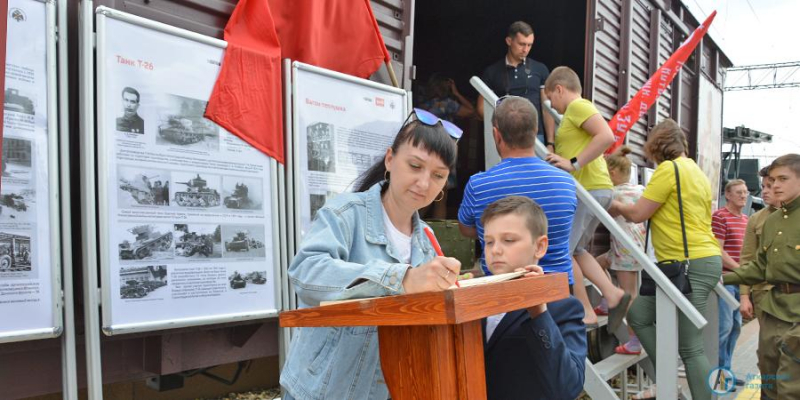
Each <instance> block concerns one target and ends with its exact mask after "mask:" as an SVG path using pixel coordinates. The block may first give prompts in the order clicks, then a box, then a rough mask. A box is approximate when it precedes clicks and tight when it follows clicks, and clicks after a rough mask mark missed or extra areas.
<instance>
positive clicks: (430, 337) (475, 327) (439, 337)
mask: <svg viewBox="0 0 800 400" xmlns="http://www.w3.org/2000/svg"><path fill="white" fill-rule="evenodd" d="M567 296H569V286H568V281H567V274H564V273H559V274H551V275H545V276H537V277H531V278H520V279H516V280H510V281H505V282H498V283H491V284H486V285H479V286H472V287H464V288H457V289H450V290H446V291H443V292H436V293H419V294H410V295H402V296H389V297H379V298H371V299H364V300H353V301H349V302H344V303H337V304H331V305H326V306H322V307H314V308H304V309H300V310H293V311H286V312H283V313H281V314H280V325H281V326H282V327H304V326H307V327H322V326H377V327H378V338H379V346H380V353H381V354H380V356H381V368H382V370H383V375H384V378H385V379H386V385H387V386H388V387H389V393H390V394H391V396H392V399H393V400H405V399H447V400H451V399H486V375H485V372H484V364H483V333H482V332H481V330H482V329H481V319H482V318H485V317H488V316H490V315H495V314H500V313H503V312H509V311H514V310H519V309H523V308H528V307H532V306H535V305H538V304H542V303H549V302H551V301H555V300H560V299H563V298H566V297H567Z"/></svg>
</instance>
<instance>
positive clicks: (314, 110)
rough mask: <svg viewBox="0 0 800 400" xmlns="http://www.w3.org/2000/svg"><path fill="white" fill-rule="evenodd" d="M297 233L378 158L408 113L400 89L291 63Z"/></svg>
mask: <svg viewBox="0 0 800 400" xmlns="http://www.w3.org/2000/svg"><path fill="white" fill-rule="evenodd" d="M292 85H293V94H294V96H293V101H294V103H293V105H292V110H293V113H294V126H293V128H292V130H293V146H294V171H295V179H296V182H295V216H296V218H297V221H296V223H297V224H298V228H297V229H298V230H299V232H298V239H299V238H302V236H303V235H304V234H305V232H306V231H307V230H308V228H309V227H310V226H311V221H312V220H313V219H314V215H315V214H316V212H317V210H319V209H320V208H321V207H322V206H323V205H324V204H325V202H326V201H327V200H329V199H331V198H332V197H334V196H336V195H338V194H340V193H343V192H346V191H352V190H353V188H354V186H355V184H356V183H357V182H356V180H357V179H358V177H359V176H360V175H361V174H362V173H364V172H365V171H366V170H367V169H368V168H369V167H371V166H372V165H373V164H375V163H376V162H379V161H381V160H383V157H384V155H385V154H386V149H388V148H389V146H391V145H392V142H393V141H394V137H395V135H397V132H398V130H399V129H400V127H401V126H402V125H403V122H404V121H405V119H406V117H407V116H408V113H409V108H408V107H409V106H408V93H407V92H406V91H404V90H402V89H397V88H394V87H391V86H387V85H384V84H380V83H377V82H372V81H369V80H366V79H360V78H356V77H353V76H349V75H345V74H341V73H338V72H335V71H330V70H326V69H322V68H318V67H314V66H311V65H308V64H303V63H300V62H294V63H293V64H292Z"/></svg>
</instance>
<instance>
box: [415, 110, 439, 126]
mask: <svg viewBox="0 0 800 400" xmlns="http://www.w3.org/2000/svg"><path fill="white" fill-rule="evenodd" d="M414 113H415V114H417V120H419V121H420V122H422V123H423V124H425V125H436V123H437V122H439V117H437V116H435V115H433V114H431V113H430V112H428V111H425V110H423V109H420V108H415V109H414Z"/></svg>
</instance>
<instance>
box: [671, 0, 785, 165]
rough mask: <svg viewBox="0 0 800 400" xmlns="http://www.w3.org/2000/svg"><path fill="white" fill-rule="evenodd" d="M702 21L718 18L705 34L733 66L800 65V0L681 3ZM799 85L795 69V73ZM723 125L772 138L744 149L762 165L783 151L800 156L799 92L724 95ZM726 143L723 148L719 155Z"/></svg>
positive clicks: (744, 153)
mask: <svg viewBox="0 0 800 400" xmlns="http://www.w3.org/2000/svg"><path fill="white" fill-rule="evenodd" d="M683 3H684V4H686V6H687V7H688V8H689V9H690V10H691V11H692V13H693V14H694V15H695V17H696V18H697V19H698V20H700V21H702V20H703V19H705V17H706V16H707V15H708V14H710V13H711V12H712V11H713V10H715V9H716V10H717V16H716V18H715V19H714V22H713V23H712V24H711V29H710V35H711V37H712V38H713V39H714V41H715V42H717V43H718V44H719V45H720V47H722V50H723V52H725V54H726V55H727V56H728V58H729V59H730V60H731V61H732V62H733V64H734V65H735V66H744V65H755V64H769V63H779V62H790V61H800V43H798V38H800V23H798V20H797V18H798V16H800V1H797V0H726V1H719V0H717V1H714V0H683ZM794 76H795V78H794V80H795V81H800V71H798V72H796V73H795V75H794ZM722 113H723V114H722V121H723V126H724V127H726V128H734V127H736V126H739V125H744V126H746V127H748V128H751V129H755V130H757V131H761V132H764V133H769V134H771V135H773V143H771V144H750V145H744V146H743V149H742V158H759V159H760V160H761V166H765V165H767V163H769V162H771V161H772V160H773V159H775V158H776V157H778V156H780V155H782V154H786V153H800V121H796V120H795V119H796V118H800V88H785V89H761V90H747V91H735V92H725V94H724V96H723V112H722ZM729 147H730V145H723V151H726V150H728V149H729Z"/></svg>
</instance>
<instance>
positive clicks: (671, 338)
mask: <svg viewBox="0 0 800 400" xmlns="http://www.w3.org/2000/svg"><path fill="white" fill-rule="evenodd" d="M470 83H471V84H472V86H473V87H475V89H476V90H477V91H478V93H479V94H480V95H481V96H482V97H483V99H484V128H485V129H486V130H490V129H492V127H491V123H490V122H489V120H490V119H491V116H492V114H493V112H494V107H495V103H496V102H497V95H495V94H494V92H493V91H492V90H491V89H489V87H488V86H486V84H485V83H484V82H483V81H481V79H480V78H478V77H472V79H470ZM543 108H544V110H545V111H546V112H548V113H550V114H551V115H553V119H554V120H555V121H556V123H560V122H561V115H559V114H558V113H557V112H556V111H555V110H554V109H552V108H551V107H550V105H549V104H546V102H545V104H543ZM484 136H489V135H484ZM486 140H488V139H486ZM487 149H489V150H487V156H486V158H487V161H489V162H493V161H496V160H497V159H498V158H499V157H497V154H490V153H491V150H492V149H493V148H492V147H491V146H490V145H489V144H487ZM535 150H536V155H537V156H539V157H541V158H544V156H546V155H547V148H546V147H545V146H544V145H543V144H542V143H541V142H540V141H539V140H538V138H537V140H536V147H535ZM575 187H576V192H577V193H576V194H577V197H578V200H579V201H581V202H583V203H584V204H585V205H586V206H587V207H588V208H589V210H590V211H591V212H592V214H593V215H595V216H596V217H597V218H598V219H599V220H600V222H601V223H602V224H603V225H604V226H605V227H606V228H607V229H608V230H609V232H610V233H611V234H612V235H614V237H615V238H616V239H617V240H619V241H620V242H621V243H622V245H623V246H625V247H626V248H627V249H628V250H630V251H631V253H632V254H633V257H634V258H635V259H636V261H637V262H639V263H641V264H642V265H643V266H644V269H645V270H646V271H647V273H648V274H650V276H651V277H652V278H653V280H654V281H655V283H656V285H657V287H656V296H655V297H656V324H657V325H658V327H659V334H660V335H661V337H662V338H666V339H665V340H662V341H660V345H659V346H658V348H657V349H656V354H655V355H656V359H657V360H658V368H657V370H656V376H655V377H654V378H656V381H657V382H658V383H659V385H658V388H657V395H658V396H659V397H662V398H677V397H678V392H677V385H678V357H677V356H678V312H677V310H678V309H680V310H681V312H682V313H683V314H684V315H686V317H687V318H688V319H689V320H690V321H691V322H692V323H693V324H694V325H695V326H696V327H697V328H698V329H702V328H703V327H704V326H706V324H708V321H707V320H706V319H705V318H704V317H703V315H702V314H700V312H699V311H697V309H696V308H695V307H694V306H693V305H692V303H691V302H689V300H688V299H687V298H686V297H685V296H684V295H683V294H682V293H680V292H679V291H678V289H677V288H675V286H674V285H673V284H672V282H670V281H669V279H667V277H666V276H665V275H664V274H663V273H662V272H661V270H659V269H658V268H657V267H656V265H655V264H654V263H653V261H652V260H651V259H650V258H649V257H648V256H647V255H645V253H644V251H643V250H642V249H640V248H639V246H637V245H636V244H635V243H634V242H633V240H632V239H631V238H630V237H628V235H626V234H625V232H623V231H622V229H621V228H620V227H619V226H618V225H617V223H616V222H615V221H614V219H613V218H611V215H609V214H608V213H607V212H606V210H605V209H604V208H603V207H601V206H600V204H598V203H597V201H595V200H594V198H593V197H592V196H591V195H589V192H587V191H586V189H584V188H583V186H582V185H580V184H579V183H577V182H576V185H575ZM714 291H715V292H716V293H717V295H718V296H720V298H722V299H724V300H725V302H727V303H728V304H730V305H731V306H734V307H737V308H738V306H739V304H738V302H737V301H736V300H735V299H734V298H733V296H731V294H730V293H728V291H727V290H725V288H724V287H723V286H722V285H721V284H717V286H716V287H715V288H714ZM600 380H601V379H600V378H599V376H598V375H597V371H596V370H595V369H594V367H593V366H592V364H591V363H589V362H588V361H587V385H588V386H586V389H587V390H590V389H591V391H593V392H595V393H592V396H597V397H598V398H616V395H615V394H614V393H613V391H612V390H611V388H610V386H608V384H607V383H606V382H600Z"/></svg>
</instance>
